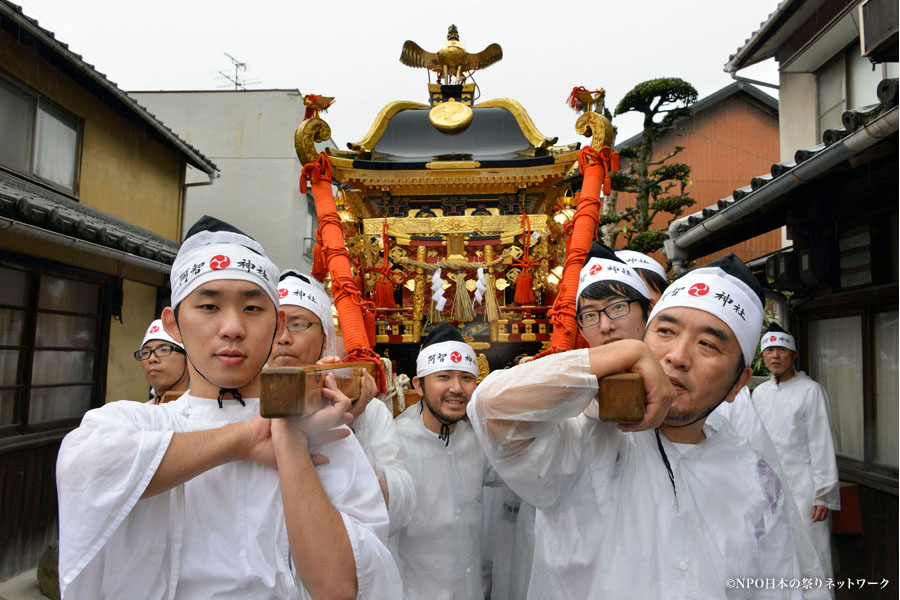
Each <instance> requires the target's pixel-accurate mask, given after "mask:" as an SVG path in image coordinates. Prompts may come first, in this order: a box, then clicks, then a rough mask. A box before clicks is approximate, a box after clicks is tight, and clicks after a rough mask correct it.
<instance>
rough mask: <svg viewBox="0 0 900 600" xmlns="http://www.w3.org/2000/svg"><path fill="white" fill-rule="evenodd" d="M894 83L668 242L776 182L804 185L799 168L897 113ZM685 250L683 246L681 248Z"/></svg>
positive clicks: (678, 228) (688, 221) (691, 219)
mask: <svg viewBox="0 0 900 600" xmlns="http://www.w3.org/2000/svg"><path fill="white" fill-rule="evenodd" d="M897 89H898V84H897V79H885V80H883V81H882V82H881V83H879V86H878V97H879V99H882V102H881V103H879V104H873V105H869V106H863V107H860V108H857V109H852V110H848V111H846V112H844V114H843V116H842V121H843V124H844V126H843V127H840V128H837V129H829V130H826V131H825V132H824V133H823V135H822V138H823V140H822V141H823V143H821V144H818V145H816V146H812V147H810V148H802V149H800V150H797V151H796V152H795V153H794V160H788V161H783V162H778V163H775V164H773V165H772V168H771V170H770V172H769V173H763V174H760V175H758V176H756V177H754V178H753V179H752V180H751V181H750V185H748V186H745V187H742V188H740V189H737V190H734V192H732V195H731V196H729V197H727V198H722V199H721V200H719V201H718V202H717V203H716V204H715V205H713V206H709V207H706V208H704V209H702V210H700V211H698V212H695V213H693V214H690V215H687V216H685V217H682V218H680V219H679V220H678V221H676V222H675V223H673V225H672V227H670V230H669V231H670V236H671V239H672V240H676V241H677V240H678V239H679V238H681V237H682V236H684V235H686V234H687V233H688V232H690V231H692V230H694V229H695V228H698V227H703V224H704V222H705V221H707V220H708V219H710V218H712V217H713V216H714V215H716V214H718V213H720V212H721V211H724V210H727V209H731V208H732V207H737V206H739V205H741V204H742V203H746V202H748V201H750V200H752V199H753V198H754V197H755V196H756V195H759V194H761V193H764V192H766V191H768V190H766V188H767V187H768V186H772V185H773V183H777V182H780V181H785V180H791V179H792V178H793V179H796V180H797V181H799V182H805V181H804V180H803V179H802V178H800V177H795V171H797V170H798V169H801V168H803V167H804V166H805V165H806V166H809V165H812V164H813V163H815V162H816V161H817V158H816V157H821V156H824V154H823V153H825V151H826V150H827V149H828V148H830V147H832V146H833V145H834V144H836V143H838V142H840V141H841V140H843V139H844V138H846V137H847V136H849V135H851V134H853V133H855V132H857V131H859V130H860V129H862V128H863V127H865V126H867V125H870V124H871V123H872V122H874V121H875V120H877V119H879V118H880V117H882V116H884V115H885V114H886V113H888V112H890V111H892V110H893V111H896V110H897V104H898V103H897V98H898V92H897ZM682 247H686V246H682Z"/></svg>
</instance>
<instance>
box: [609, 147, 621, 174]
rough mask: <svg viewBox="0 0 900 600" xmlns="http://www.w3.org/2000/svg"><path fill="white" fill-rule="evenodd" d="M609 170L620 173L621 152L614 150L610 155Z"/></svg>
mask: <svg viewBox="0 0 900 600" xmlns="http://www.w3.org/2000/svg"><path fill="white" fill-rule="evenodd" d="M609 172H610V173H618V172H619V153H618V152H613V153H612V155H610V157H609Z"/></svg>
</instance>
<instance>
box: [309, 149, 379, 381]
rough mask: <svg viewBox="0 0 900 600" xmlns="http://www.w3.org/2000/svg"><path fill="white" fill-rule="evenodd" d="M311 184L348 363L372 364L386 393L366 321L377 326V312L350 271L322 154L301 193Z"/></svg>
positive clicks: (329, 171) (326, 165)
mask: <svg viewBox="0 0 900 600" xmlns="http://www.w3.org/2000/svg"><path fill="white" fill-rule="evenodd" d="M307 182H311V183H312V191H313V198H314V200H315V204H316V214H317V215H318V218H319V228H318V231H319V232H320V233H321V239H322V244H321V247H322V255H323V257H324V259H325V262H326V264H327V265H328V272H329V273H331V291H332V293H333V294H334V305H335V306H337V309H338V320H339V321H340V323H341V331H342V332H343V334H344V348H345V350H346V351H347V361H348V362H354V361H369V362H371V363H373V364H374V365H375V382H376V384H377V385H378V389H379V390H380V391H382V392H383V391H385V390H386V389H387V388H386V385H385V373H384V365H383V364H382V363H381V358H380V357H379V356H378V354H376V353H375V352H374V351H373V350H372V346H374V345H375V340H374V337H375V336H374V333H375V332H374V327H371V326H370V329H372V331H371V338H370V336H369V334H368V333H367V327H366V320H367V319H368V320H369V321H371V325H374V317H375V308H374V306H373V305H372V303H371V302H369V301H368V300H365V299H364V298H363V297H362V295H361V294H360V290H359V288H358V287H356V282H355V281H354V279H353V270H352V269H351V268H350V253H349V252H347V247H346V245H345V244H344V228H343V226H342V225H341V218H340V217H339V216H338V214H337V207H336V206H335V204H334V198H333V197H332V195H331V161H329V160H328V156H327V155H326V154H325V153H324V152H323V153H321V154H319V157H318V158H317V159H316V161H315V162H313V163H310V164H308V165H305V166H304V167H303V173H302V175H301V179H300V189H301V191H302V192H304V193H305V188H306V183H307Z"/></svg>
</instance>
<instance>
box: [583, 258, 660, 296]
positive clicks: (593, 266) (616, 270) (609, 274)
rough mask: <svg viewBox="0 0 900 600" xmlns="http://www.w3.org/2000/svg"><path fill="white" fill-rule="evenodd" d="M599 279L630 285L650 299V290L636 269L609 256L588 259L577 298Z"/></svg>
mask: <svg viewBox="0 0 900 600" xmlns="http://www.w3.org/2000/svg"><path fill="white" fill-rule="evenodd" d="M598 281H618V282H620V283H624V284H626V285H630V286H631V287H633V288H634V290H635V291H636V292H637V293H639V294H640V295H642V296H643V297H644V298H647V299H648V300H649V299H650V290H649V289H647V284H646V283H644V280H643V279H641V276H640V275H638V274H637V273H636V272H635V270H634V269H632V268H631V267H629V266H628V265H626V264H625V263H622V262H619V261H617V260H611V259H609V258H597V257H596V256H595V257H593V258H591V259H590V260H588V261H587V262H586V263H585V264H584V266H583V267H582V268H581V277H580V278H579V279H578V293H577V294H576V296H575V297H576V298H581V292H583V291H584V290H585V289H586V288H587V287H588V286H589V285H591V284H592V283H597V282H598Z"/></svg>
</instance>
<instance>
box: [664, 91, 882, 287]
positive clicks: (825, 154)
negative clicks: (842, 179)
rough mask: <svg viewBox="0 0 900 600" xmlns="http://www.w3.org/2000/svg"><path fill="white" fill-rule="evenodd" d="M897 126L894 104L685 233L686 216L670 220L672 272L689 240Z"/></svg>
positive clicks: (759, 204) (814, 174) (699, 237)
mask: <svg viewBox="0 0 900 600" xmlns="http://www.w3.org/2000/svg"><path fill="white" fill-rule="evenodd" d="M897 129H898V107H896V106H895V107H894V108H892V109H891V110H889V111H888V112H886V113H885V114H883V115H881V116H880V117H878V118H877V119H875V120H874V121H872V122H871V123H869V124H868V125H865V126H864V127H863V128H862V129H860V130H858V131H856V132H854V133H852V134H850V135H849V136H847V137H846V138H844V139H843V140H841V141H839V142H835V143H834V144H832V145H831V146H829V147H828V148H826V149H824V150H822V151H821V152H820V153H818V154H817V155H816V156H814V157H813V158H811V159H809V160H808V161H806V162H803V163H800V164H799V165H797V166H796V167H794V168H793V169H791V170H790V171H788V172H786V173H784V174H783V175H781V176H780V177H778V178H776V179H773V180H772V181H771V183H769V184H768V185H766V186H764V187H761V188H760V189H758V190H756V191H755V192H752V193H751V194H749V195H747V196H745V197H744V198H743V199H741V201H740V202H735V203H734V204H732V205H731V206H729V207H727V208H724V209H722V210H720V211H719V212H717V213H716V214H715V215H713V216H711V217H710V218H708V219H705V220H704V221H702V222H701V223H698V224H697V225H695V226H694V227H693V228H691V229H689V230H688V231H686V232H685V233H683V234H681V235H679V236H676V235H675V230H676V229H677V228H678V226H679V225H680V224H682V223H684V222H685V221H686V220H687V219H688V218H689V217H683V218H681V219H679V220H678V221H673V222H672V224H671V225H670V226H669V239H668V240H666V257H667V258H668V259H669V260H671V261H672V262H673V264H674V265H675V267H676V273H678V272H679V271H678V267H679V264H680V265H681V266H682V268H683V265H684V261H685V260H686V259H687V257H688V253H687V249H688V248H689V247H690V246H692V245H693V244H695V243H697V242H699V241H700V240H702V239H704V238H706V237H708V236H709V235H710V234H711V233H713V232H715V231H718V230H720V229H722V228H724V227H726V226H728V225H730V224H731V223H734V222H736V221H739V220H741V219H743V218H745V217H747V216H749V215H751V214H752V213H754V212H756V211H758V210H760V209H762V208H765V207H766V206H768V205H769V204H771V203H772V202H774V201H776V200H778V199H779V198H781V197H782V196H784V195H785V194H787V193H788V192H790V191H792V190H794V189H796V188H798V187H800V186H801V185H803V184H805V183H809V182H810V181H813V180H815V179H817V178H818V177H820V176H821V175H822V174H823V173H824V172H826V171H828V170H829V169H831V168H832V167H834V166H836V165H838V164H840V163H842V162H844V161H845V160H847V159H849V158H851V157H853V156H855V155H857V154H859V153H861V152H862V151H864V150H866V149H868V148H870V147H872V146H874V145H875V144H877V143H878V142H880V141H881V140H883V139H885V138H887V137H889V136H891V135H892V134H894V133H896V132H897Z"/></svg>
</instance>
